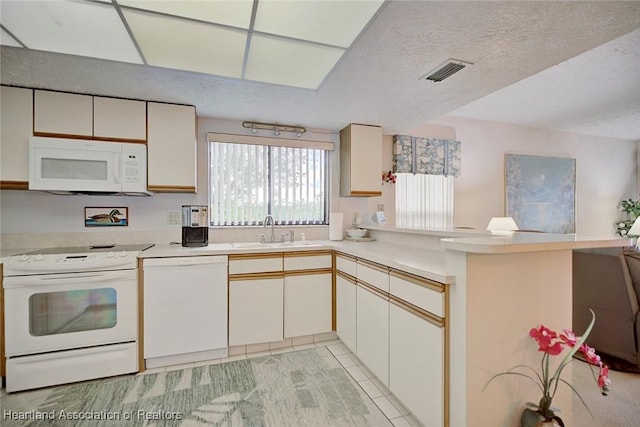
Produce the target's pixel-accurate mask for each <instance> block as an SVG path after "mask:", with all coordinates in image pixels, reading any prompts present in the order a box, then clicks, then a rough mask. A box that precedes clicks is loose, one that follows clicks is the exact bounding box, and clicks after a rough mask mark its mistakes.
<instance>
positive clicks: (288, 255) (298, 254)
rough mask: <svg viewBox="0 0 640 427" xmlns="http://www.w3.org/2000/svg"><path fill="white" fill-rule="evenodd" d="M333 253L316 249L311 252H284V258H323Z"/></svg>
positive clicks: (328, 250)
mask: <svg viewBox="0 0 640 427" xmlns="http://www.w3.org/2000/svg"><path fill="white" fill-rule="evenodd" d="M332 253H333V251H332V250H331V249H317V250H312V251H294V252H284V256H285V258H294V257H305V256H324V255H331V254H332Z"/></svg>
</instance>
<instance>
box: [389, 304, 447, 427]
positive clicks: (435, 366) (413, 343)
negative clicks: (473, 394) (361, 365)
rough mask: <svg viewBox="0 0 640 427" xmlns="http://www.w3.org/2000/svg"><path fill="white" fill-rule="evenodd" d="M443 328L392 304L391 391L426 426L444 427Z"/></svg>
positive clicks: (390, 334)
mask: <svg viewBox="0 0 640 427" xmlns="http://www.w3.org/2000/svg"><path fill="white" fill-rule="evenodd" d="M444 381H445V379H444V328H443V327H442V326H439V325H436V324H434V323H432V322H431V321H430V320H427V319H425V318H424V317H421V316H420V315H419V314H417V313H415V312H410V311H409V310H407V309H406V308H403V307H401V306H399V305H396V304H395V303H391V304H389V389H390V390H391V392H392V393H393V394H394V395H395V396H396V397H397V398H398V399H399V400H400V401H401V402H402V403H403V404H404V405H405V406H406V407H407V409H409V410H410V411H411V412H412V413H413V415H414V416H415V417H416V418H417V419H418V420H420V422H422V423H423V424H424V425H425V426H443V425H444Z"/></svg>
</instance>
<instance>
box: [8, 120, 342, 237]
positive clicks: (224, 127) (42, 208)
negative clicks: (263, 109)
mask: <svg viewBox="0 0 640 427" xmlns="http://www.w3.org/2000/svg"><path fill="white" fill-rule="evenodd" d="M207 132H220V133H235V134H243V133H246V134H248V135H251V133H250V131H249V129H245V128H243V127H242V122H239V121H232V120H223V119H212V118H198V135H197V137H198V142H197V144H198V147H197V149H198V182H197V189H198V193H197V194H162V193H157V194H155V195H154V196H152V197H122V196H83V195H73V196H60V195H53V194H49V193H45V192H40V191H21V190H1V191H0V248H5V249H8V248H33V247H48V246H62V245H85V244H97V243H131V242H135V241H141V240H144V241H151V242H156V243H168V242H169V241H178V242H179V241H180V240H181V227H180V226H179V225H168V224H167V214H168V213H169V212H178V213H180V210H181V206H182V205H188V204H205V205H206V204H207V203H208V188H209V184H208V171H209V168H208V145H207ZM259 135H261V136H269V135H267V133H264V135H263V134H259ZM303 138H304V139H309V140H317V141H329V142H334V141H335V142H337V140H338V135H337V132H322V131H308V132H307V133H306V134H305V135H304V137H303ZM336 153H337V151H336ZM332 157H333V156H332ZM334 163H336V164H337V162H334ZM91 206H96V207H115V206H118V207H127V208H129V225H128V226H127V227H118V228H108V229H103V228H100V229H98V228H86V227H85V226H84V208H85V207H91ZM259 232H260V230H257V228H249V229H246V228H245V229H242V230H239V229H237V228H235V229H234V228H228V229H221V228H213V229H211V230H210V231H209V241H210V242H228V241H249V240H255V238H256V234H257V233H259ZM300 232H305V235H306V237H307V239H309V240H313V239H326V238H328V231H327V227H317V226H316V227H307V228H305V230H302V228H297V232H296V234H298V233H300ZM150 239H151V240H150Z"/></svg>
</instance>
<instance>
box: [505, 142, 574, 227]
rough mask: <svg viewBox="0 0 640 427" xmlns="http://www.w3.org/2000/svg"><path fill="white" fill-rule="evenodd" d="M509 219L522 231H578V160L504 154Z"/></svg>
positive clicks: (506, 205)
mask: <svg viewBox="0 0 640 427" xmlns="http://www.w3.org/2000/svg"><path fill="white" fill-rule="evenodd" d="M505 175H506V177H505V179H506V184H505V193H506V195H505V196H506V197H505V198H506V203H505V208H506V216H510V217H512V218H513V219H514V220H515V221H516V224H518V227H519V228H520V229H521V230H535V231H542V232H545V233H560V234H571V233H575V231H576V214H575V211H576V209H575V199H576V196H575V194H576V160H575V159H572V158H566V157H547V156H532V155H521V154H505Z"/></svg>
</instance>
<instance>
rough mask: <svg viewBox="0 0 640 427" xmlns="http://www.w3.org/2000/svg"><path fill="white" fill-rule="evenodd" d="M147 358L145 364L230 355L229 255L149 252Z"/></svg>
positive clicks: (145, 268) (146, 270)
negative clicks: (160, 255) (156, 255)
mask: <svg viewBox="0 0 640 427" xmlns="http://www.w3.org/2000/svg"><path fill="white" fill-rule="evenodd" d="M142 266H143V267H142V268H143V274H144V294H143V301H144V303H143V309H144V317H143V319H144V337H143V339H144V346H143V347H144V358H145V365H146V367H147V368H155V367H158V366H167V365H174V364H180V363H188V362H195V361H200V360H209V359H217V358H221V357H226V356H227V354H228V349H227V304H228V298H227V289H228V286H227V268H228V258H227V256H226V255H216V256H189V257H170V258H146V259H144V260H143V263H142Z"/></svg>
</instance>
